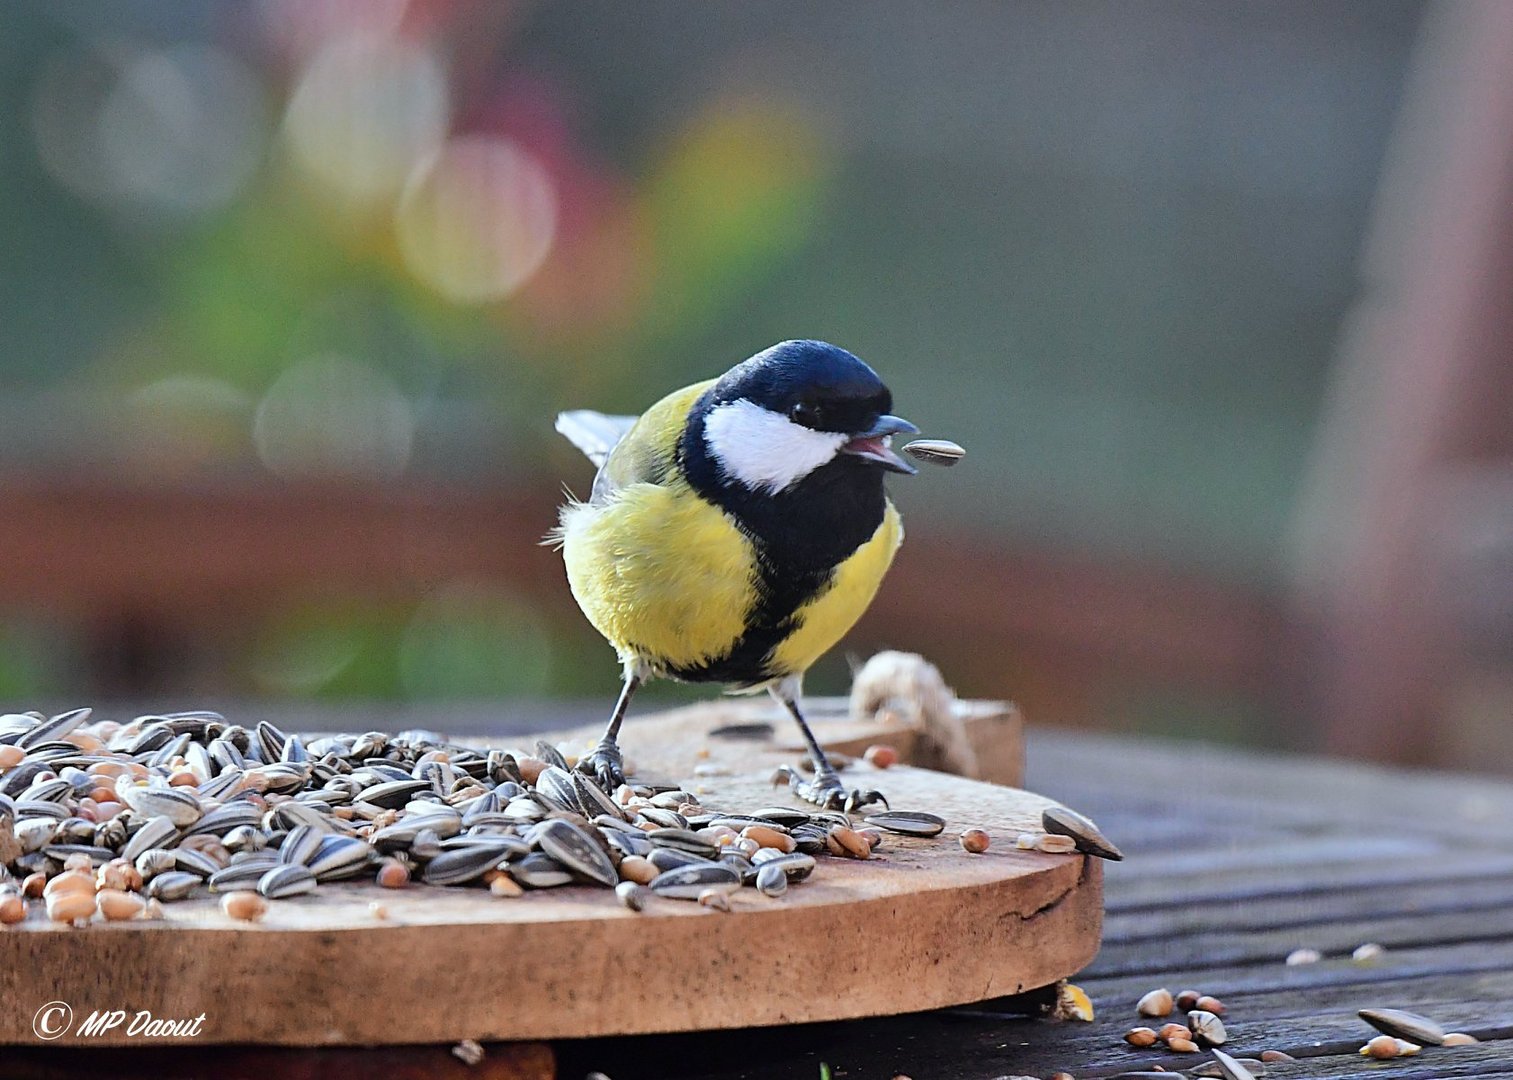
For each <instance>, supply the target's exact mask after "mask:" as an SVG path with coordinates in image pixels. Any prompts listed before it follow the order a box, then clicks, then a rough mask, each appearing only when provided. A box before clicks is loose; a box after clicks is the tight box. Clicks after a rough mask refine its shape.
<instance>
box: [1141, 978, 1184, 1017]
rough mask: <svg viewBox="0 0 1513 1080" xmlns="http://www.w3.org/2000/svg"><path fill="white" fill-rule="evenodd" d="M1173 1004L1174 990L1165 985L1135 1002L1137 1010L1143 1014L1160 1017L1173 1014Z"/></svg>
mask: <svg viewBox="0 0 1513 1080" xmlns="http://www.w3.org/2000/svg"><path fill="white" fill-rule="evenodd" d="M1173 1004H1174V1003H1173V1001H1172V992H1171V991H1170V990H1168V989H1166V988H1165V987H1164V986H1163V987H1161V988H1160V989H1159V990H1152V991H1150V992H1149V993H1147V994H1145V995H1144V996H1143V997H1141V999H1140V1000H1139V1001H1138V1002H1136V1003H1135V1011H1136V1012H1138V1013H1139V1014H1140V1015H1141V1016H1153V1017H1156V1018H1158V1019H1159V1018H1161V1017H1163V1016H1170V1015H1171V1012H1172V1005H1173Z"/></svg>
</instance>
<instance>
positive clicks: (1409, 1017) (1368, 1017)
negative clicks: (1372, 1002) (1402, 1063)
mask: <svg viewBox="0 0 1513 1080" xmlns="http://www.w3.org/2000/svg"><path fill="white" fill-rule="evenodd" d="M1356 1015H1357V1016H1359V1017H1360V1018H1361V1019H1362V1020H1364V1021H1366V1023H1368V1024H1370V1025H1371V1026H1372V1027H1374V1028H1376V1029H1377V1030H1378V1031H1380V1032H1381V1033H1382V1034H1384V1035H1391V1036H1392V1037H1393V1038H1395V1039H1406V1040H1407V1041H1408V1042H1411V1043H1417V1044H1418V1045H1420V1046H1439V1045H1440V1044H1442V1043H1443V1042H1444V1041H1445V1029H1444V1028H1443V1027H1441V1026H1440V1025H1439V1024H1437V1023H1435V1022H1434V1021H1433V1020H1431V1019H1429V1018H1428V1017H1427V1016H1420V1015H1419V1014H1418V1013H1413V1012H1408V1011H1406V1010H1404V1009H1362V1010H1361V1011H1360V1012H1358V1013H1356Z"/></svg>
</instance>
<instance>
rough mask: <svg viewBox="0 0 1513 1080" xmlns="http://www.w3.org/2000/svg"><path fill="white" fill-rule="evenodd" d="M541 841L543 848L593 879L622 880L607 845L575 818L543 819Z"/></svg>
mask: <svg viewBox="0 0 1513 1080" xmlns="http://www.w3.org/2000/svg"><path fill="white" fill-rule="evenodd" d="M537 841H538V842H539V843H540V845H541V850H542V851H544V852H546V853H547V854H548V855H550V856H551V857H552V858H554V859H556V860H557V861H558V862H559V863H561V864H562V865H563V866H565V867H567V868H568V869H569V870H573V871H575V872H577V873H579V874H582V875H583V876H584V877H586V878H588V879H590V880H591V881H597V882H598V883H599V884H601V885H608V886H611V887H613V886H614V885H615V883H616V882H617V881H619V875H618V874H616V873H615V864H614V863H613V862H611V861H610V858H609V856H608V855H607V854H605V852H604V849H603V848H601V847H600V846H599V845H598V844H596V843H594V841H593V840H591V839H590V838H589V836H588V834H587V833H586V832H584V830H582V829H580V828H579V827H578V826H576V825H574V824H573V823H572V822H571V821H567V820H564V819H562V818H553V819H551V820H550V821H545V822H543V823H542V825H541V831H540V833H539V834H538V835H537Z"/></svg>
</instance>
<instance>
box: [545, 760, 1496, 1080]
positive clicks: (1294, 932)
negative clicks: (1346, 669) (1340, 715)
mask: <svg viewBox="0 0 1513 1080" xmlns="http://www.w3.org/2000/svg"><path fill="white" fill-rule="evenodd" d="M1027 755H1028V771H1027V782H1028V783H1029V784H1031V785H1032V786H1033V787H1035V788H1036V790H1038V791H1042V792H1044V793H1046V794H1047V795H1050V796H1052V797H1054V798H1057V799H1058V800H1060V801H1063V802H1065V803H1067V804H1068V805H1071V806H1075V807H1077V808H1078V809H1079V810H1082V811H1084V812H1086V813H1089V814H1091V815H1092V816H1094V817H1095V818H1096V819H1097V820H1098V822H1099V824H1100V825H1101V826H1102V827H1103V829H1104V831H1105V832H1106V833H1108V835H1109V836H1110V838H1111V839H1113V840H1114V842H1115V843H1117V844H1119V845H1120V846H1121V847H1122V848H1123V849H1124V851H1125V854H1126V859H1125V861H1124V862H1122V863H1116V864H1110V865H1109V866H1108V867H1107V877H1106V880H1105V887H1106V907H1107V910H1108V912H1109V915H1108V916H1107V918H1106V921H1105V924H1104V944H1103V948H1102V951H1101V952H1100V953H1099V956H1098V957H1097V959H1095V960H1094V961H1093V962H1092V963H1091V964H1090V965H1089V966H1088V967H1087V968H1086V969H1085V970H1083V971H1082V972H1080V973H1078V974H1077V975H1076V976H1074V981H1076V982H1077V983H1078V984H1079V985H1081V986H1082V987H1083V988H1084V989H1086V990H1087V991H1088V993H1089V994H1090V995H1091V996H1092V999H1093V1002H1094V1005H1095V1007H1096V1011H1097V1017H1096V1020H1095V1022H1093V1023H1091V1024H1078V1023H1061V1022H1054V1021H1050V1020H1047V1019H1044V1018H1041V1017H1039V1016H1036V1015H1034V1002H1033V1001H1031V1000H1029V999H1028V998H1027V997H1024V996H1021V997H1019V998H1006V999H1003V1000H1000V1001H993V1002H984V1003H980V1004H977V1005H971V1006H966V1007H961V1008H953V1009H946V1010H940V1011H935V1012H924V1013H918V1014H915V1015H911V1016H899V1017H892V1018H889V1019H887V1020H857V1021H852V1022H849V1023H835V1024H813V1025H805V1026H801V1027H790V1028H784V1029H781V1030H769V1031H748V1032H744V1033H742V1035H741V1038H740V1050H739V1053H733V1052H732V1051H731V1050H730V1049H729V1047H728V1043H729V1039H730V1037H729V1036H728V1035H724V1034H720V1035H698V1034H694V1035H679V1036H663V1037H660V1038H628V1039H599V1040H583V1041H576V1042H563V1043H559V1044H558V1045H557V1051H558V1054H559V1058H560V1061H561V1065H560V1075H562V1076H581V1075H582V1074H583V1073H584V1072H586V1071H588V1070H590V1069H599V1070H602V1071H604V1072H605V1073H607V1074H608V1075H610V1076H613V1077H614V1078H615V1080H652V1078H656V1080H786V1078H790V1077H813V1076H816V1075H818V1070H819V1065H820V1063H821V1062H825V1063H827V1064H828V1065H829V1066H830V1067H831V1069H832V1071H833V1074H834V1075H835V1076H837V1077H841V1076H844V1077H847V1078H849V1080H870V1078H873V1077H877V1078H882V1080H886V1078H888V1077H892V1076H895V1075H899V1074H902V1075H905V1076H912V1077H915V1078H916V1080H926V1078H936V1077H952V1078H953V1080H1001V1078H1003V1077H1006V1076H1032V1077H1042V1078H1044V1077H1049V1076H1051V1074H1053V1073H1055V1072H1057V1071H1058V1070H1065V1071H1066V1072H1068V1073H1071V1074H1072V1075H1073V1076H1075V1077H1077V1078H1078V1080H1097V1078H1112V1077H1117V1076H1119V1075H1121V1074H1123V1073H1126V1072H1135V1071H1139V1070H1149V1069H1151V1068H1152V1067H1154V1066H1156V1065H1160V1066H1161V1067H1163V1068H1165V1069H1169V1070H1172V1071H1173V1072H1176V1071H1179V1070H1183V1069H1188V1068H1191V1067H1192V1066H1194V1065H1196V1064H1198V1063H1200V1062H1202V1061H1203V1060H1205V1059H1206V1058H1207V1057H1208V1055H1206V1054H1201V1053H1200V1054H1192V1055H1175V1054H1171V1053H1169V1052H1167V1051H1163V1050H1136V1049H1134V1048H1133V1047H1130V1046H1128V1045H1127V1044H1125V1043H1124V1042H1123V1040H1122V1036H1123V1034H1124V1032H1125V1031H1127V1030H1128V1029H1129V1028H1130V1027H1133V1026H1135V1025H1136V1024H1139V1023H1141V1022H1142V1021H1141V1020H1140V1018H1138V1017H1137V1016H1136V1013H1135V1007H1134V1006H1135V1002H1136V1001H1137V1000H1138V999H1139V997H1140V996H1141V995H1142V994H1144V993H1145V992H1146V991H1147V990H1151V989H1154V988H1155V987H1158V986H1166V987H1167V988H1169V989H1171V990H1172V991H1174V992H1175V991H1178V990H1182V989H1186V988H1189V987H1191V988H1195V989H1198V990H1202V991H1205V992H1208V993H1211V994H1215V995H1216V996H1218V997H1219V998H1221V999H1222V1000H1223V1001H1224V1002H1225V1003H1226V1004H1227V1006H1228V1013H1227V1015H1226V1016H1225V1023H1226V1025H1227V1027H1228V1030H1229V1034H1230V1042H1229V1044H1227V1045H1226V1047H1225V1049H1227V1050H1229V1051H1230V1052H1231V1053H1235V1054H1238V1055H1242V1056H1243V1055H1252V1056H1253V1055H1254V1054H1256V1053H1258V1052H1259V1051H1261V1050H1263V1049H1277V1050H1283V1051H1286V1052H1288V1053H1290V1054H1293V1055H1295V1056H1296V1057H1297V1058H1298V1059H1299V1060H1298V1061H1296V1062H1294V1063H1291V1064H1284V1065H1272V1066H1270V1067H1268V1069H1267V1071H1266V1073H1265V1076H1266V1078H1267V1080H1304V1078H1308V1080H1336V1078H1339V1080H1343V1078H1346V1077H1350V1078H1358V1077H1362V1076H1370V1077H1375V1078H1386V1080H1454V1078H1460V1077H1468V1078H1469V1077H1487V1078H1494V1080H1509V1078H1513V924H1510V923H1509V920H1508V916H1507V905H1508V904H1509V902H1510V900H1513V828H1510V827H1509V824H1508V823H1509V822H1510V821H1513V785H1510V784H1506V783H1500V782H1495V781H1489V780H1483V779H1479V778H1475V777H1469V776H1450V775H1445V774H1433V773H1425V772H1414V771H1406V770H1390V769H1380V768H1374V767H1369V766H1360V765H1356V764H1352V763H1347V762H1340V761H1328V760H1320V759H1305V758H1298V757H1290V756H1283V755H1274V754H1258V753H1240V752H1235V751H1227V750H1222V749H1216V748H1210V747H1202V746H1195V745H1192V744H1191V743H1184V744H1177V743H1168V742H1160V741H1156V740H1144V741H1137V740H1133V739H1113V738H1089V737H1084V736H1066V735H1053V734H1049V733H1046V732H1034V731H1032V732H1031V733H1030V737H1029V739H1028V751H1027ZM1367 941H1376V942H1379V943H1381V944H1383V945H1385V946H1386V947H1387V949H1386V952H1385V953H1384V954H1383V955H1382V956H1381V957H1380V958H1378V959H1377V960H1375V961H1372V962H1370V963H1358V962H1356V961H1353V960H1352V959H1351V958H1350V952H1351V950H1352V949H1354V948H1355V947H1356V946H1357V945H1360V944H1363V943H1364V942H1367ZM1302 946H1308V947H1312V948H1317V949H1319V950H1320V951H1322V952H1323V953H1324V954H1325V957H1324V959H1323V960H1322V961H1320V962H1318V963H1315V964H1307V965H1302V966H1292V967H1289V966H1288V965H1286V964H1285V963H1284V960H1285V957H1286V955H1287V953H1288V952H1290V951H1291V950H1292V949H1294V948H1298V947H1302ZM1373 1006H1376V1007H1382V1006H1388V1007H1398V1008H1406V1009H1411V1010H1413V1011H1416V1012H1421V1013H1424V1014H1426V1015H1428V1016H1431V1017H1434V1018H1435V1019H1437V1020H1439V1021H1441V1022H1442V1023H1443V1024H1445V1025H1446V1026H1447V1028H1448V1029H1449V1030H1457V1029H1458V1030H1461V1031H1466V1032H1469V1033H1471V1034H1473V1035H1475V1036H1477V1037H1478V1038H1480V1039H1482V1040H1483V1043H1482V1045H1480V1046H1472V1047H1427V1048H1425V1049H1424V1051H1423V1052H1422V1053H1421V1054H1419V1055H1418V1056H1416V1057H1411V1058H1399V1059H1396V1060H1392V1061H1384V1062H1368V1061H1366V1060H1363V1059H1362V1058H1361V1057H1359V1056H1358V1055H1357V1053H1356V1051H1357V1050H1358V1048H1359V1047H1360V1046H1361V1044H1362V1043H1363V1042H1365V1041H1366V1039H1368V1038H1370V1037H1371V1035H1373V1034H1374V1032H1373V1030H1372V1029H1371V1028H1370V1027H1368V1026H1367V1025H1366V1024H1365V1023H1364V1022H1362V1021H1361V1020H1360V1019H1359V1018H1358V1017H1357V1016H1356V1011H1357V1010H1358V1009H1361V1008H1368V1007H1373ZM1027 1012H1028V1013H1029V1014H1030V1015H1026V1013H1027Z"/></svg>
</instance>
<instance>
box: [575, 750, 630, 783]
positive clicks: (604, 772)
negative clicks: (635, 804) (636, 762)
mask: <svg viewBox="0 0 1513 1080" xmlns="http://www.w3.org/2000/svg"><path fill="white" fill-rule="evenodd" d="M578 771H579V772H584V773H587V774H588V775H590V776H592V777H593V778H594V780H595V782H597V783H598V785H599V787H600V788H601V789H602V790H603V791H605V792H607V793H608V792H613V791H614V790H615V789H616V788H618V787H619V786H620V785H621V784H623V783H625V759H624V758H623V757H622V756H621V754H620V747H618V746H617V745H615V744H614V743H612V742H610V741H609V740H608V739H605V740H604V741H603V742H601V743H599V745H598V746H596V747H594V750H593V753H591V754H588V755H586V756H584V757H582V758H580V759H578Z"/></svg>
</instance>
